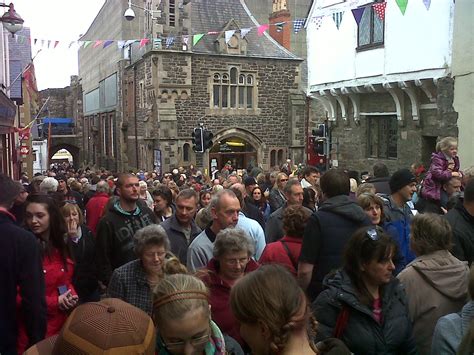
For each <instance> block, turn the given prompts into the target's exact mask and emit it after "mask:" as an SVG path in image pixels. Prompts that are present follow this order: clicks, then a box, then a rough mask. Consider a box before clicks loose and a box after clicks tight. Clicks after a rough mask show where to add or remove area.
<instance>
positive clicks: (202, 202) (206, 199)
mask: <svg viewBox="0 0 474 355" xmlns="http://www.w3.org/2000/svg"><path fill="white" fill-rule="evenodd" d="M210 202H211V193H210V192H209V191H208V190H202V191H201V192H199V206H198V210H200V209H202V208H206V207H207V206H209V203H210Z"/></svg>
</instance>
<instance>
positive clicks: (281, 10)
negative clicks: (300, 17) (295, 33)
mask: <svg viewBox="0 0 474 355" xmlns="http://www.w3.org/2000/svg"><path fill="white" fill-rule="evenodd" d="M269 23H270V29H269V33H270V36H272V38H273V39H275V41H277V42H278V43H280V45H282V46H283V47H285V48H286V49H288V50H290V47H291V28H292V23H291V15H290V11H288V7H287V3H286V0H273V12H272V13H271V14H270V17H269ZM279 24H280V25H279Z"/></svg>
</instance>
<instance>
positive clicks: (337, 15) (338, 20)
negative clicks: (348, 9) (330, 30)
mask: <svg viewBox="0 0 474 355" xmlns="http://www.w3.org/2000/svg"><path fill="white" fill-rule="evenodd" d="M343 15H344V12H343V11H341V12H335V13H333V14H332V19H333V20H334V23H335V24H336V27H337V29H339V27H341V22H342V16H343Z"/></svg>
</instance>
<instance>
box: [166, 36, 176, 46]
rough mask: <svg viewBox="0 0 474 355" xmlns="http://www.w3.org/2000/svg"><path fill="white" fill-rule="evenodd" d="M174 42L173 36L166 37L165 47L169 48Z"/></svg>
mask: <svg viewBox="0 0 474 355" xmlns="http://www.w3.org/2000/svg"><path fill="white" fill-rule="evenodd" d="M173 43H174V37H173V36H170V37H168V38H166V48H170V47H171V46H172V45H173Z"/></svg>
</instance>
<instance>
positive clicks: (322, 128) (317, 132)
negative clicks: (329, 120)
mask: <svg viewBox="0 0 474 355" xmlns="http://www.w3.org/2000/svg"><path fill="white" fill-rule="evenodd" d="M311 133H313V136H315V137H326V125H325V124H324V123H320V124H318V128H317V129H313V130H312V132H311Z"/></svg>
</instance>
